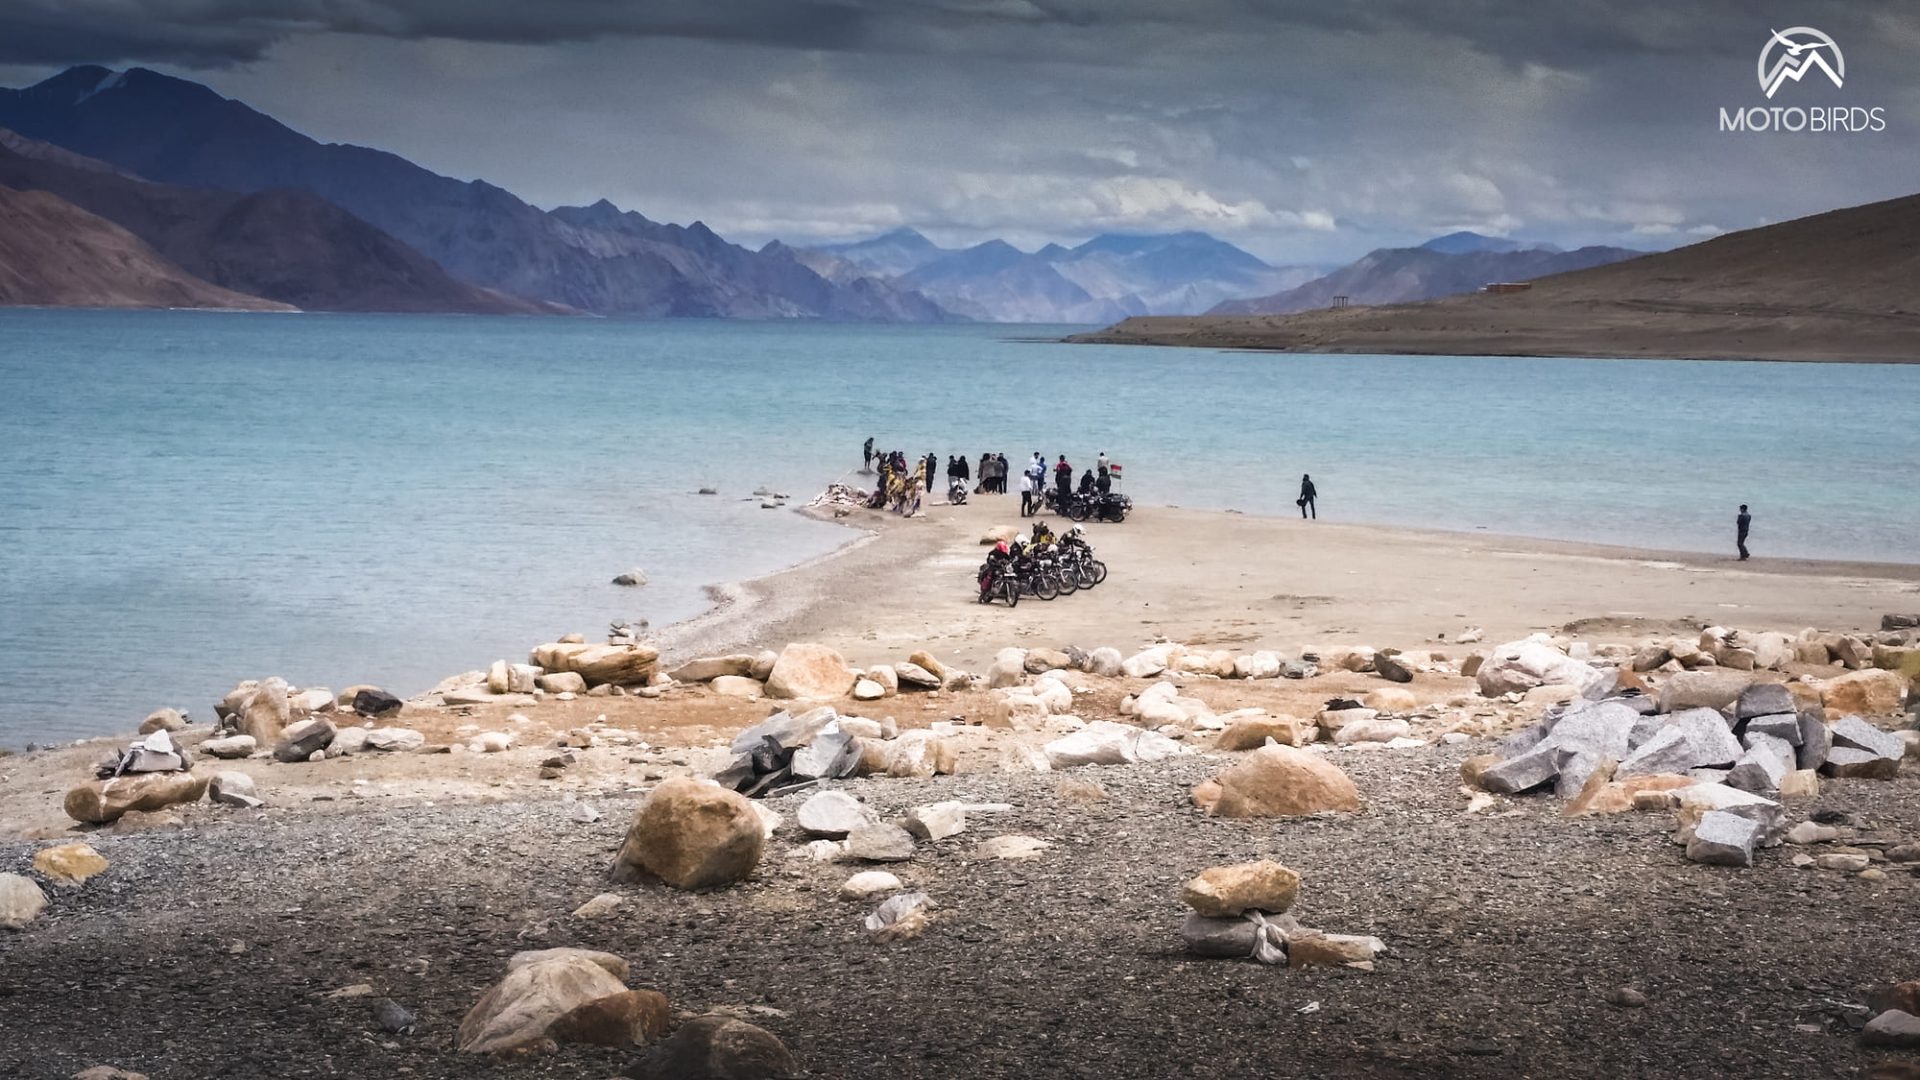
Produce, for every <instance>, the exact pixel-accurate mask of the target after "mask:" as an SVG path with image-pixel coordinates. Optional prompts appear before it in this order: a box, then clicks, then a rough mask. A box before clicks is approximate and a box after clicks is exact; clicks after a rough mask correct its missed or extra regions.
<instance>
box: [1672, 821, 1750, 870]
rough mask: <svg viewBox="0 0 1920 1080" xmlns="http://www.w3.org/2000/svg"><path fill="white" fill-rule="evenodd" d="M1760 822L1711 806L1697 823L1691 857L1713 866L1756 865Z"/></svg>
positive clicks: (1690, 849)
mask: <svg viewBox="0 0 1920 1080" xmlns="http://www.w3.org/2000/svg"><path fill="white" fill-rule="evenodd" d="M1759 841H1760V826H1759V825H1757V824H1755V823H1754V822H1752V821H1749V820H1748V819H1746V818H1743V817H1739V816H1737V815H1734V814H1730V813H1727V812H1725V811H1723V810H1710V811H1708V812H1707V813H1705V814H1702V815H1701V817H1700V824H1698V825H1696V826H1694V829H1693V839H1691V840H1689V841H1687V858H1688V859H1690V860H1692V861H1694V862H1697V863H1706V864H1707V865H1709V866H1752V865H1753V849H1754V845H1755V844H1757V843H1759Z"/></svg>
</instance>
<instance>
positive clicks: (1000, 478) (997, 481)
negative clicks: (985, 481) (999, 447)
mask: <svg viewBox="0 0 1920 1080" xmlns="http://www.w3.org/2000/svg"><path fill="white" fill-rule="evenodd" d="M1011 467H1012V466H1011V465H1010V464H1009V463H1008V461H1007V455H1005V454H995V455H993V490H994V491H995V492H998V493H999V494H1001V495H1005V494H1006V493H1007V470H1008V469H1009V468H1011Z"/></svg>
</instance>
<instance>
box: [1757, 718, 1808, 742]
mask: <svg viewBox="0 0 1920 1080" xmlns="http://www.w3.org/2000/svg"><path fill="white" fill-rule="evenodd" d="M1747 734H1748V735H1749V736H1752V735H1770V736H1772V737H1773V738H1776V739H1779V740H1780V741H1781V742H1784V743H1786V744H1787V745H1788V746H1799V745H1800V718H1799V717H1798V716H1795V715H1794V714H1793V713H1790V712H1789V713H1769V714H1768V715H1766V716H1756V717H1753V718H1752V719H1750V720H1748V721H1747Z"/></svg>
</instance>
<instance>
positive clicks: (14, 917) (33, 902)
mask: <svg viewBox="0 0 1920 1080" xmlns="http://www.w3.org/2000/svg"><path fill="white" fill-rule="evenodd" d="M46 906H47V894H46V893H43V892H41V891H40V886H38V885H36V884H34V881H33V879H32V878H30V877H27V876H26V875H24V874H0V930H18V929H20V928H21V927H23V926H25V925H27V924H28V923H30V922H32V921H33V920H34V919H35V918H37V917H39V915H40V912H41V911H42V910H43V909H45V908H46Z"/></svg>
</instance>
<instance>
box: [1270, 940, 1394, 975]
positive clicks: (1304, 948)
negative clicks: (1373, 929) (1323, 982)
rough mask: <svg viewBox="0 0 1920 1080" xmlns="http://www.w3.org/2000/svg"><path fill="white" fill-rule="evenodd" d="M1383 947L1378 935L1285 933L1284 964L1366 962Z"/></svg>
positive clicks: (1298, 965)
mask: <svg viewBox="0 0 1920 1080" xmlns="http://www.w3.org/2000/svg"><path fill="white" fill-rule="evenodd" d="M1385 949H1386V945H1385V944H1384V943H1382V942H1381V940H1380V939H1379V938H1376V937H1364V936H1362V935H1359V934H1316V933H1306V934H1290V935H1288V936H1287V966H1288V967H1295V968H1297V967H1340V966H1343V965H1348V964H1366V963H1369V962H1370V961H1372V960H1373V958H1374V957H1375V956H1377V955H1379V954H1380V953H1381V952H1383V951H1385Z"/></svg>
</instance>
